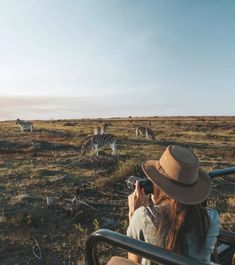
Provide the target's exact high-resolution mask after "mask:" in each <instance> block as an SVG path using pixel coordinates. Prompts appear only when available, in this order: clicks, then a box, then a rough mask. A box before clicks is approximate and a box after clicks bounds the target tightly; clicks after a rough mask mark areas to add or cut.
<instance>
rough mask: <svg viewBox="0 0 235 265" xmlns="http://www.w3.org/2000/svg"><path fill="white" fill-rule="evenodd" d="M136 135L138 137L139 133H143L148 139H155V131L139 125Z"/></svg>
mask: <svg viewBox="0 0 235 265" xmlns="http://www.w3.org/2000/svg"><path fill="white" fill-rule="evenodd" d="M135 135H136V137H138V136H139V135H143V136H145V138H146V139H148V140H150V139H151V140H155V135H154V132H153V131H152V130H151V129H150V128H145V127H137V128H136V129H135Z"/></svg>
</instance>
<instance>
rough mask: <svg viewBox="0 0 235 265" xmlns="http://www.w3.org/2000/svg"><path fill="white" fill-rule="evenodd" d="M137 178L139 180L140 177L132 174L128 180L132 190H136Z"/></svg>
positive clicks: (128, 186)
mask: <svg viewBox="0 0 235 265" xmlns="http://www.w3.org/2000/svg"><path fill="white" fill-rule="evenodd" d="M136 180H139V178H138V177H135V176H130V177H129V178H128V179H127V180H126V184H127V188H128V189H130V190H134V189H135V183H136Z"/></svg>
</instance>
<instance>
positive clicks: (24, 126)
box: [16, 119, 33, 132]
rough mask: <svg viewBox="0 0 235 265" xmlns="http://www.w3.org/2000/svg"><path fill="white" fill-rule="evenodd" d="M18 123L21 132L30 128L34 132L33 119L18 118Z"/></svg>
mask: <svg viewBox="0 0 235 265" xmlns="http://www.w3.org/2000/svg"><path fill="white" fill-rule="evenodd" d="M16 124H18V125H19V126H20V129H21V132H24V131H27V130H29V131H30V132H33V124H32V122H31V121H22V120H20V119H17V120H16Z"/></svg>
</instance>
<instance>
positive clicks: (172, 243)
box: [152, 185, 210, 254]
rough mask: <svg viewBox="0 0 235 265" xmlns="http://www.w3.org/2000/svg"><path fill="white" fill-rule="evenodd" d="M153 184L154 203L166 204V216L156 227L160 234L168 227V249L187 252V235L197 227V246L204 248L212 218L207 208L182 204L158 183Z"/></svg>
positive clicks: (166, 244) (199, 205)
mask: <svg viewBox="0 0 235 265" xmlns="http://www.w3.org/2000/svg"><path fill="white" fill-rule="evenodd" d="M153 186H154V191H153V195H152V199H153V202H154V204H165V205H166V207H164V209H165V210H164V212H163V216H164V218H162V220H161V221H160V224H159V225H158V227H156V228H157V232H158V234H161V232H162V231H163V230H166V227H167V231H168V232H167V235H166V242H165V247H166V249H168V250H172V251H174V252H176V253H179V254H185V253H183V252H184V251H185V249H186V248H187V245H186V244H185V235H186V234H187V233H189V232H190V231H192V230H193V229H195V231H196V233H197V236H198V241H197V247H198V249H199V250H200V249H202V248H203V245H204V243H205V241H206V237H207V233H208V230H209V227H210V220H209V216H208V214H207V211H206V209H205V208H204V207H202V205H201V204H197V205H185V204H182V203H180V202H178V201H176V200H174V199H173V198H171V197H169V196H168V195H167V194H166V193H164V192H163V191H161V190H160V189H159V188H158V187H157V186H156V185H153Z"/></svg>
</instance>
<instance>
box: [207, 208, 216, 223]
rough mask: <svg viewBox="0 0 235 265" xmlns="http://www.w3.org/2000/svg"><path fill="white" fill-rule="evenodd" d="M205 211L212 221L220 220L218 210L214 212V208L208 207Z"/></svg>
mask: <svg viewBox="0 0 235 265" xmlns="http://www.w3.org/2000/svg"><path fill="white" fill-rule="evenodd" d="M205 209H206V211H207V214H208V216H209V217H210V218H211V219H213V220H219V213H218V212H217V211H216V210H214V209H212V208H209V207H206V208H205Z"/></svg>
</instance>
